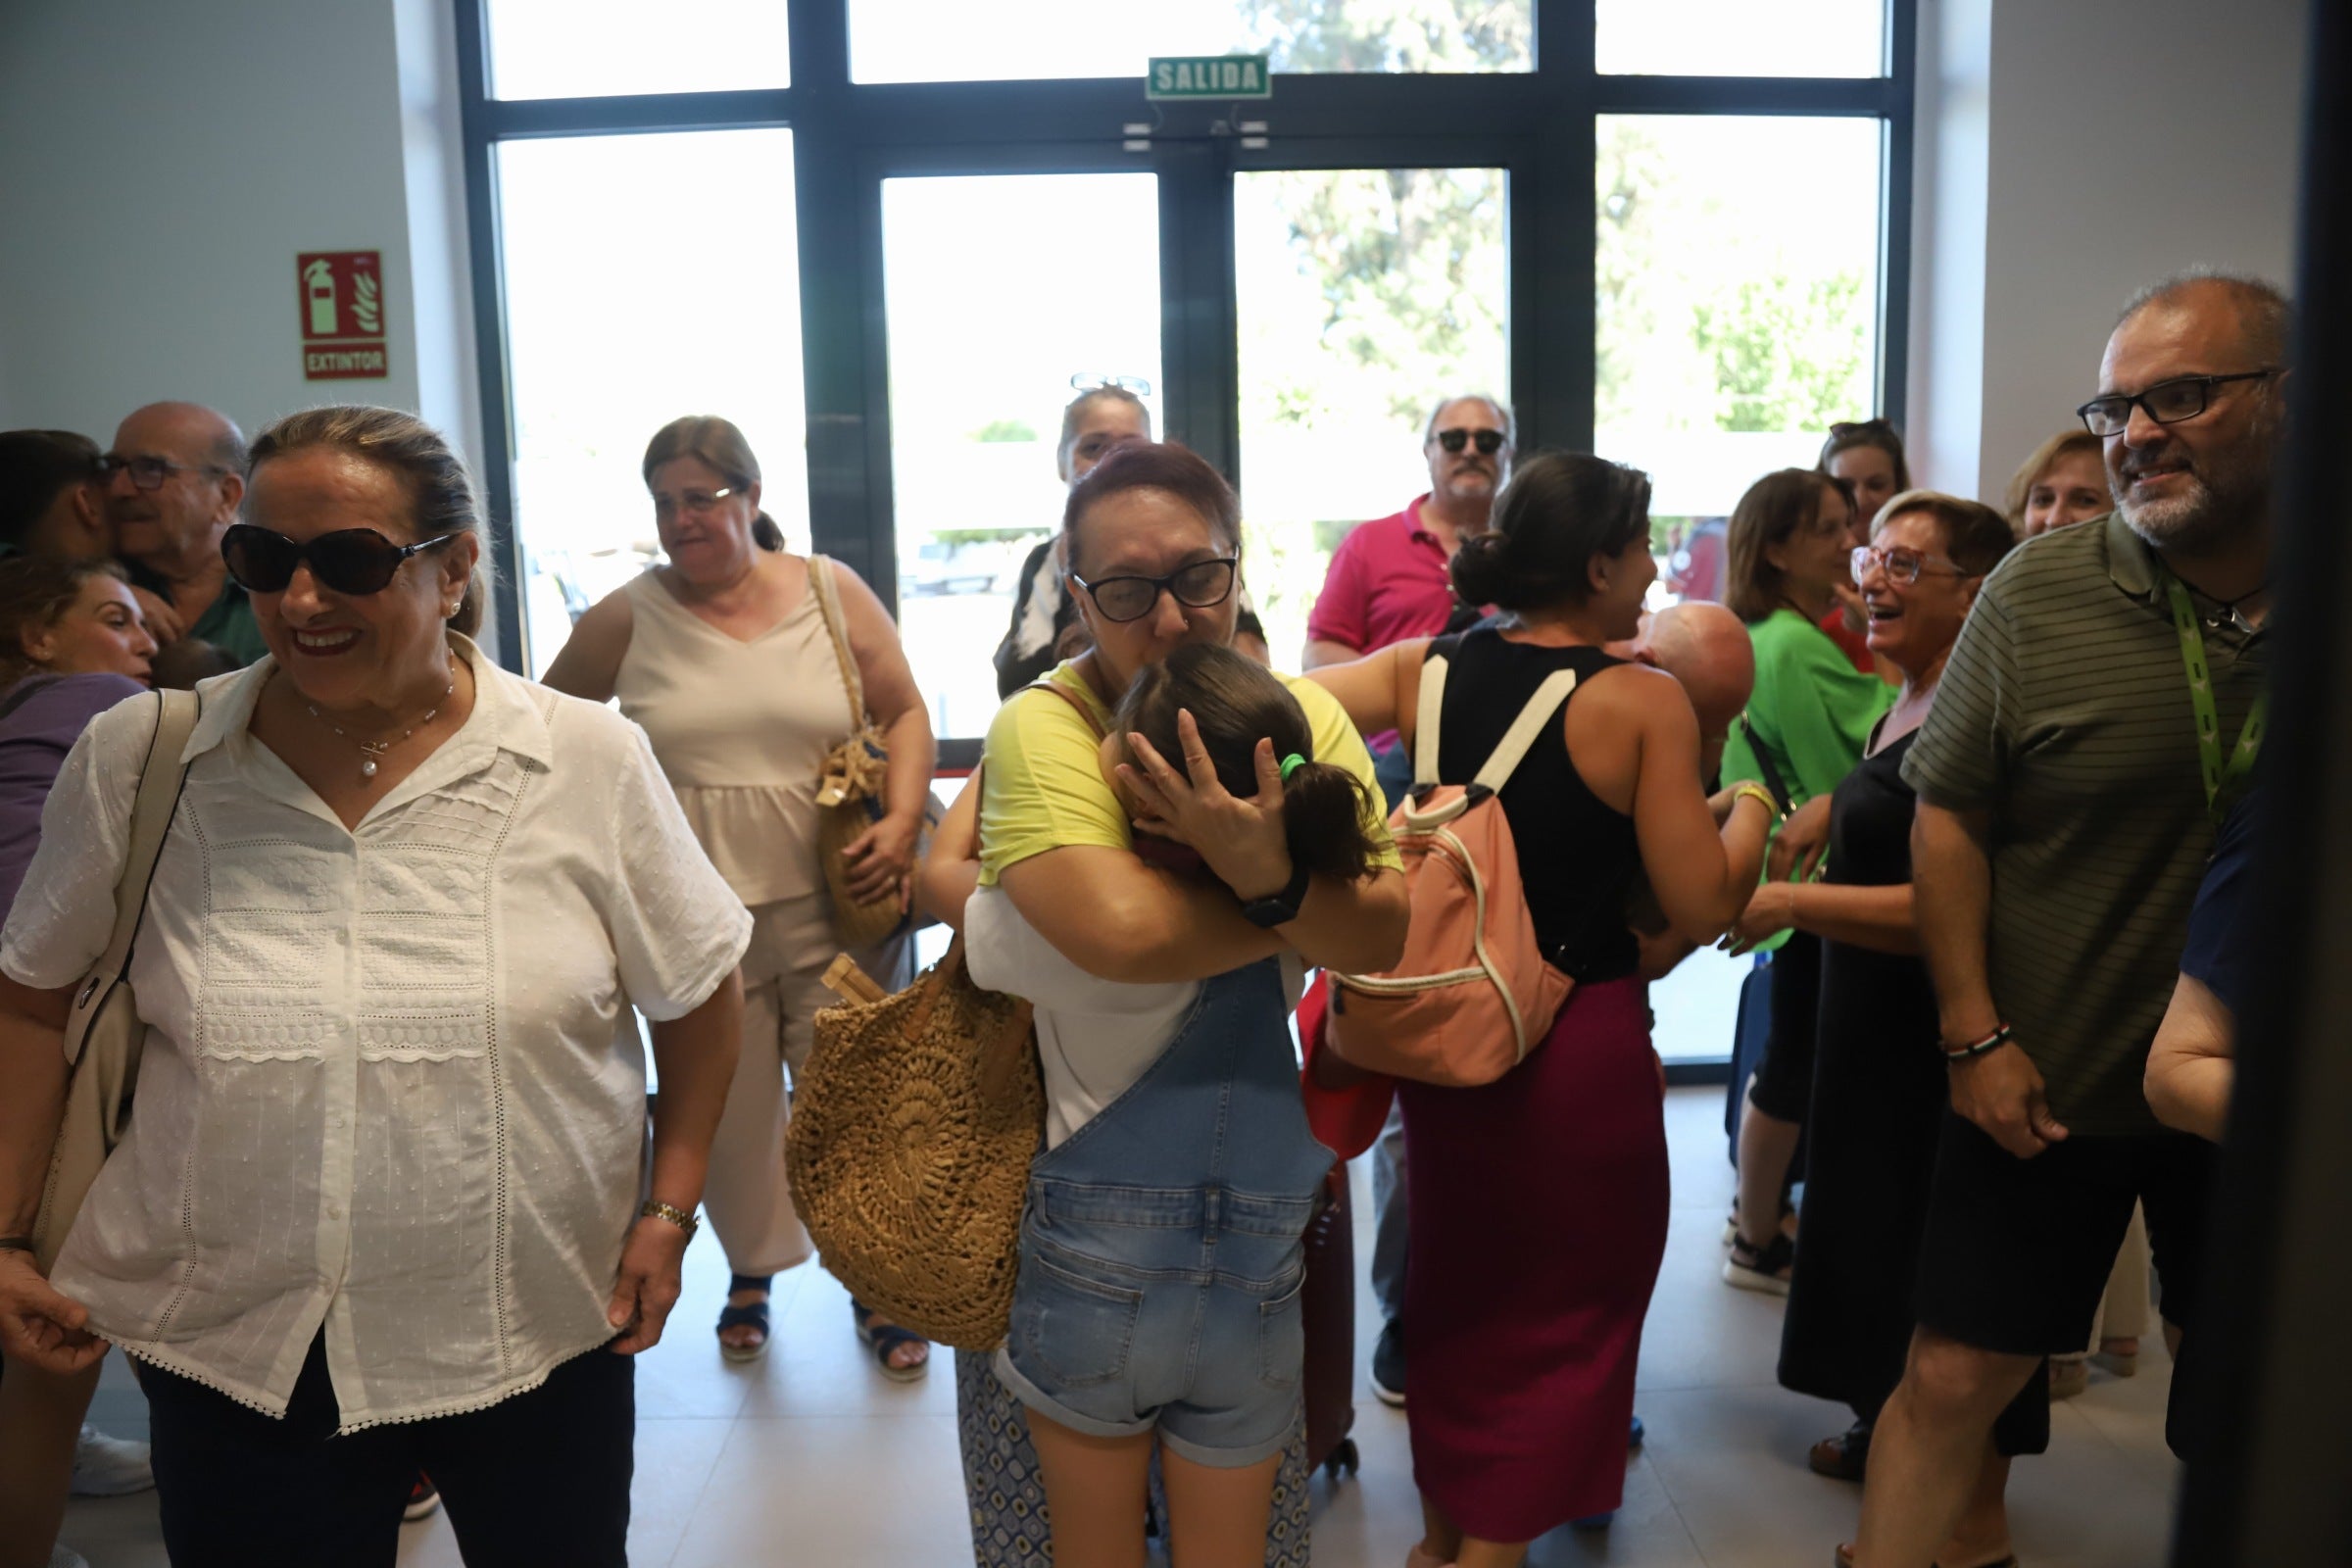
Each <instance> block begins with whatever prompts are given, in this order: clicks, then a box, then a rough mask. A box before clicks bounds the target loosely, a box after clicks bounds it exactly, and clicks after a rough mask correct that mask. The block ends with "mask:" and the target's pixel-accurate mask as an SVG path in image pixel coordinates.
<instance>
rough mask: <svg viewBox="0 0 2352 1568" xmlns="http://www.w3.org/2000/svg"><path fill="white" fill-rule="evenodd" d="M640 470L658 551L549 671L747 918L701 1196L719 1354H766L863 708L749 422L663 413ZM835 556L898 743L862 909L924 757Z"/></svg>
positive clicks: (856, 861) (874, 1345)
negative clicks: (840, 771)
mask: <svg viewBox="0 0 2352 1568" xmlns="http://www.w3.org/2000/svg"><path fill="white" fill-rule="evenodd" d="M642 472H643V474H644V476H645V487H646V489H647V491H648V492H650V493H651V495H652V497H653V503H654V527H655V529H656V531H657V532H658V533H659V534H660V536H661V540H662V553H663V555H664V556H665V557H666V558H667V559H666V560H665V561H664V562H663V563H662V564H660V565H657V566H655V567H653V568H651V569H650V570H648V571H645V572H643V573H641V574H640V575H639V576H637V577H636V578H635V579H634V580H632V581H631V582H629V583H628V584H627V585H626V586H624V587H623V588H621V589H620V590H619V591H618V592H616V593H613V594H611V595H609V596H608V597H607V598H605V599H604V600H603V601H602V602H601V603H599V604H598V605H596V606H595V607H594V608H593V609H591V610H590V611H589V612H588V613H587V614H585V615H583V616H581V617H580V623H579V625H578V627H577V628H576V629H575V630H574V631H573V632H572V635H571V640H570V641H569V642H568V643H566V644H564V651H563V652H562V653H561V654H559V655H557V656H556V662H555V663H554V664H553V665H551V666H550V667H549V669H548V672H547V683H548V684H549V685H550V686H553V687H555V688H556V689H557V690H558V691H563V692H569V693H571V694H572V695H573V696H575V697H585V698H587V699H588V700H589V701H590V702H597V703H601V702H606V701H609V700H611V699H612V698H614V697H618V698H619V699H620V711H622V712H623V713H625V714H627V715H628V716H629V717H630V718H632V719H635V720H636V721H637V722H638V723H639V724H641V725H643V726H644V727H645V732H646V735H647V738H648V739H649V740H651V741H652V743H653V748H654V756H655V758H656V759H657V760H659V761H660V762H661V763H662V772H663V773H664V774H665V775H667V777H668V779H669V782H670V785H671V787H672V788H673V789H675V790H676V791H677V796H678V802H679V804H680V805H681V806H682V807H683V808H684V809H685V811H686V819H687V821H688V822H690V823H691V824H693V827H694V831H695V837H696V838H697V839H699V840H700V841H701V842H702V845H703V848H704V850H705V851H706V852H707V853H708V854H709V855H710V857H711V860H712V861H713V862H715V863H716V864H717V866H718V868H719V870H720V872H721V873H723V874H724V875H725V877H726V879H727V885H728V886H729V887H730V888H731V889H733V890H734V896H735V897H736V898H737V899H739V900H741V901H742V903H743V905H744V907H746V908H748V909H750V910H751V911H752V931H753V934H752V946H751V951H750V953H749V954H748V955H747V956H746V957H745V960H744V969H743V989H744V1014H743V1027H744V1034H743V1052H742V1055H741V1057H740V1058H739V1060H738V1062H737V1065H736V1070H735V1083H734V1086H733V1087H732V1088H731V1089H730V1090H729V1091H728V1093H727V1113H726V1116H725V1118H724V1119H723V1120H722V1121H720V1123H719V1126H718V1139H717V1142H716V1143H715V1144H714V1145H712V1147H711V1186H710V1191H709V1193H708V1195H707V1197H706V1201H707V1202H708V1203H709V1205H710V1209H711V1229H712V1230H714V1231H716V1232H717V1233H718V1240H719V1245H720V1246H721V1247H722V1248H724V1249H725V1250H726V1254H727V1266H728V1268H729V1270H730V1272H731V1274H732V1276H733V1277H732V1279H731V1280H730V1282H729V1285H728V1292H727V1301H726V1306H725V1308H724V1309H723V1310H722V1311H721V1312H720V1313H719V1317H718V1326H717V1334H718V1348H719V1353H720V1354H721V1355H722V1356H724V1357H725V1358H726V1359H727V1360H730V1361H751V1360H756V1359H758V1358H759V1357H760V1356H761V1355H764V1354H765V1353H766V1351H767V1344H768V1334H769V1320H768V1306H767V1301H768V1291H769V1287H770V1286H771V1285H772V1284H773V1282H774V1277H775V1275H776V1274H777V1273H779V1272H781V1271H782V1270H784V1269H788V1268H792V1267H794V1266H795V1265H797V1264H799V1263H802V1262H805V1261H806V1260H807V1259H808V1257H809V1250H810V1249H809V1233H808V1232H807V1231H805V1230H803V1229H802V1228H801V1221H800V1216H799V1215H798V1214H797V1213H795V1212H794V1210H793V1206H792V1195H791V1192H790V1190H789V1189H788V1188H787V1186H786V1184H785V1176H784V1132H785V1128H786V1126H787V1125H788V1123H789V1122H790V1120H791V1114H792V1113H791V1109H790V1103H789V1101H788V1100H787V1098H786V1094H785V1079H786V1075H787V1074H788V1073H797V1072H799V1071H800V1068H801V1064H802V1063H803V1062H805V1061H806V1060H807V1059H808V1055H809V1048H810V1046H812V1045H813V1044H814V1043H815V1036H814V1033H813V1031H814V1028H815V1023H816V1014H817V1010H818V1009H819V1008H821V1007H824V1006H827V1005H830V1004H831V1003H832V1002H833V1000H834V998H833V996H832V993H830V992H828V991H826V990H825V988H824V985H823V983H822V982H823V976H824V971H825V965H826V964H828V963H830V962H831V961H832V959H833V957H834V956H835V955H836V954H838V953H839V952H840V951H841V944H840V943H839V942H838V941H837V940H836V939H835V938H834V935H833V901H832V898H831V896H830V894H829V893H828V892H827V888H826V882H825V871H824V866H823V864H822V863H821V862H820V860H819V858H818V855H817V817H818V811H817V803H816V795H817V786H818V782H819V777H820V775H821V774H822V773H823V772H824V762H825V757H826V755H827V754H828V753H829V752H831V751H832V750H833V749H834V748H835V747H836V746H838V745H840V744H841V743H842V742H843V741H845V740H847V739H849V738H850V737H851V736H852V735H854V734H856V733H857V731H858V725H859V724H860V723H861V722H862V721H863V719H864V717H865V714H860V713H856V712H853V711H851V703H850V693H849V690H848V687H847V684H846V683H845V681H844V680H843V677H842V672H841V659H840V656H839V654H838V653H837V652H836V651H835V644H834V632H833V628H832V627H831V625H830V621H829V616H828V612H827V611H826V610H825V608H824V601H823V599H822V597H821V595H820V594H819V593H818V592H817V589H816V580H815V576H814V567H813V566H812V564H811V558H809V557H807V556H797V555H794V554H792V553H791V552H790V551H788V550H786V549H785V548H784V534H783V531H782V530H781V529H779V528H778V527H777V526H776V523H775V519H774V518H772V517H770V516H769V515H767V514H766V513H765V512H763V511H762V510H760V460H759V459H758V458H757V457H756V456H754V454H753V452H752V448H751V443H750V442H748V441H746V440H745V439H744V436H743V432H742V431H741V430H739V429H737V428H736V427H735V426H734V425H733V424H732V423H730V422H728V421H727V420H725V419H721V418H716V417H711V416H707V415H700V416H689V417H686V418H682V419H673V420H671V421H670V422H669V423H668V424H665V425H663V426H662V428H661V429H660V430H657V431H655V432H654V438H653V440H652V441H651V442H649V443H648V444H647V446H646V449H645V461H644V464H643V466H642ZM828 565H829V567H830V569H831V572H832V576H833V581H834V583H835V584H836V585H837V592H838V598H839V603H840V607H841V615H842V619H843V621H844V622H845V625H844V627H843V633H844V635H845V636H846V637H847V639H848V642H849V646H850V652H851V656H852V658H853V659H854V660H855V661H856V663H857V667H858V678H859V683H860V685H861V686H862V688H863V690H862V693H861V695H862V697H863V699H864V706H865V710H866V712H867V713H870V714H871V715H872V719H873V722H874V724H875V725H876V726H877V727H878V728H880V729H881V730H882V732H883V733H884V735H885V737H886V739H887V741H888V743H889V753H890V756H889V761H888V763H887V764H886V770H885V777H884V782H883V791H882V799H883V802H884V807H885V809H884V811H883V815H882V818H881V820H880V821H879V822H877V823H876V824H875V825H874V826H873V827H872V828H870V829H868V830H867V831H866V832H865V833H864V834H863V835H862V836H860V837H859V838H858V840H856V841H855V842H853V843H852V844H851V845H850V846H849V847H848V850H847V852H846V859H847V860H848V862H849V864H850V866H851V867H852V874H851V882H850V887H851V890H852V892H853V893H855V894H856V895H857V896H858V898H859V899H860V900H863V901H866V902H872V901H873V900H875V899H877V898H879V897H884V896H889V895H894V894H896V895H899V896H901V897H903V896H904V891H903V890H904V888H905V885H906V882H907V877H908V876H909V875H910V874H911V872H912V870H913V867H914V851H915V841H916V839H917V837H918V836H919V834H920V833H921V831H922V825H923V809H924V806H925V805H926V803H927V802H928V800H929V797H930V789H931V770H932V765H933V763H934V761H935V760H936V757H937V751H936V748H935V747H934V746H933V744H932V739H931V718H930V714H929V712H928V711H926V710H925V708H924V705H923V698H922V694H921V693H920V692H918V691H917V690H916V689H915V685H914V675H913V673H912V671H910V670H909V669H908V668H907V655H906V652H905V650H904V649H903V648H901V647H900V645H899V629H898V627H897V626H895V625H894V624H892V622H891V618H890V613H889V612H888V611H886V610H884V609H883V608H882V601H881V600H879V599H878V598H876V597H875V596H874V592H873V590H872V589H870V588H868V587H867V586H866V585H865V583H864V582H863V581H861V580H860V579H859V578H858V574H857V573H856V572H854V571H851V570H850V569H849V568H848V567H846V566H843V565H840V564H837V563H828ZM906 954H907V941H906V939H905V937H904V936H903V935H900V936H894V937H892V938H889V939H887V940H885V941H884V942H883V943H881V944H879V945H877V946H876V947H875V948H872V949H869V950H866V951H863V952H860V953H858V955H857V957H858V963H859V965H860V966H861V967H862V968H864V969H865V971H866V972H867V973H868V974H871V975H875V976H877V977H880V978H881V979H883V980H884V981H886V982H889V983H896V982H897V980H898V978H899V976H900V975H901V973H902V971H903V970H904V969H905V967H906ZM855 1321H856V1324H857V1328H858V1337H859V1338H860V1339H861V1340H863V1341H864V1342H865V1344H866V1345H867V1347H868V1348H870V1349H871V1350H872V1352H873V1356H874V1362H875V1365H876V1366H877V1367H878V1368H879V1369H880V1370H881V1371H882V1373H883V1374H884V1375H885V1376H887V1377H889V1378H892V1379H894V1380H897V1381H901V1382H905V1381H909V1380H912V1379H914V1378H919V1377H921V1376H923V1375H924V1369H925V1368H926V1367H927V1366H928V1365H929V1363H930V1354H931V1348H930V1345H929V1343H928V1342H927V1341H925V1340H923V1339H922V1338H921V1337H920V1336H919V1335H916V1334H914V1333H912V1332H910V1331H909V1330H907V1329H904V1328H901V1327H899V1326H898V1325H896V1324H894V1323H891V1322H889V1321H888V1320H887V1319H885V1318H882V1317H881V1316H879V1315H878V1314H875V1313H873V1312H870V1311H867V1310H866V1309H865V1308H863V1307H862V1306H860V1307H857V1308H856V1319H855Z"/></svg>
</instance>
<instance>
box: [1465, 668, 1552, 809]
mask: <svg viewBox="0 0 2352 1568" xmlns="http://www.w3.org/2000/svg"><path fill="white" fill-rule="evenodd" d="M1574 690H1576V671H1575V670H1573V669H1555V670H1553V671H1552V672H1551V673H1550V674H1548V675H1546V676H1544V684H1543V685H1541V686H1538V687H1537V688H1536V694H1535V695H1534V696H1533V697H1530V698H1529V699H1528V700H1527V706H1526V707H1525V708H1522V709H1521V710H1519V716H1518V717H1517V718H1515V719H1513V720H1512V721H1511V727H1510V728H1509V729H1507V730H1504V731H1503V733H1502V739H1501V740H1500V741H1499V742H1497V743H1496V744H1495V750H1494V751H1493V752H1491V753H1489V754H1488V756H1487V764H1486V766H1484V767H1482V768H1480V769H1479V770H1478V777H1476V778H1475V779H1472V780H1471V783H1472V784H1474V785H1484V786H1486V788H1488V789H1489V790H1493V791H1495V792H1497V793H1499V792H1500V791H1501V789H1502V786H1503V785H1504V783H1506V782H1507V781H1508V780H1509V778H1510V776H1511V774H1512V773H1513V772H1515V771H1517V770H1518V767H1519V764H1520V763H1521V762H1522V761H1524V760H1526V759H1527V754H1528V753H1529V752H1530V751H1531V750H1533V749H1534V747H1535V744H1536V737H1537V736H1539V735H1541V734H1543V733H1544V726H1545V725H1546V724H1548V723H1550V722H1551V721H1552V720H1553V719H1554V718H1555V717H1557V716H1558V714H1559V711H1560V709H1561V707H1562V706H1563V705H1564V704H1565V703H1566V702H1567V701H1568V694H1569V693H1570V692H1572V691H1574Z"/></svg>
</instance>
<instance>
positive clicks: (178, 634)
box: [104, 403, 269, 666]
mask: <svg viewBox="0 0 2352 1568" xmlns="http://www.w3.org/2000/svg"><path fill="white" fill-rule="evenodd" d="M104 462H105V466H106V473H107V488H106V515H107V521H108V522H109V523H111V524H112V525H113V527H114V532H115V551H116V553H117V554H118V555H119V556H120V557H121V558H122V561H123V567H124V569H125V570H127V571H128V572H129V573H130V582H131V587H132V588H133V589H134V590H136V592H137V594H138V597H139V606H140V609H141V610H142V611H143V612H144V613H145V618H146V622H147V629H148V631H149V632H150V633H152V634H153V635H154V637H155V640H156V641H157V642H158V643H161V644H163V645H165V647H166V648H167V649H170V648H171V647H172V645H175V644H178V643H180V642H182V641H184V640H186V639H189V638H194V639H197V640H199V641H201V642H204V643H209V644H210V645H212V647H214V648H216V649H218V650H220V652H221V654H222V655H223V656H224V657H225V658H226V659H227V660H228V661H229V662H231V663H232V664H233V665H236V666H243V665H246V664H250V663H252V662H254V661H255V660H257V659H259V658H261V657H262V655H263V654H265V653H267V652H268V651H269V650H268V649H267V648H266V647H265V646H264V645H263V643H262V633H261V627H260V626H259V625H258V624H257V623H256V622H255V620H254V617H253V607H252V605H250V604H249V603H247V601H246V598H245V590H244V589H242V588H240V587H238V586H237V585H236V584H235V583H233V582H231V581H230V580H229V577H228V567H227V565H226V564H224V563H223V562H222V561H221V535H222V534H224V533H226V532H227V531H228V525H229V524H230V523H232V522H234V521H236V520H237V505H238V503H239V502H241V501H243V500H244V498H245V437H244V435H243V433H242V432H240V431H239V430H238V429H237V427H236V424H235V423H234V421H232V420H231V419H229V417H227V416H226V415H222V414H216V413H215V412H213V411H212V410H211V409H208V408H205V407H203V406H201V405H199V404H195V403H150V404H148V405H147V406H146V407H145V408H143V409H140V410H138V411H137V412H136V413H134V414H132V415H131V416H130V417H128V418H126V419H124V420H123V423H122V426H121V428H119V429H117V430H116V431H115V445H114V450H113V451H111V452H109V453H107V455H106V458H105V460H104Z"/></svg>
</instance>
